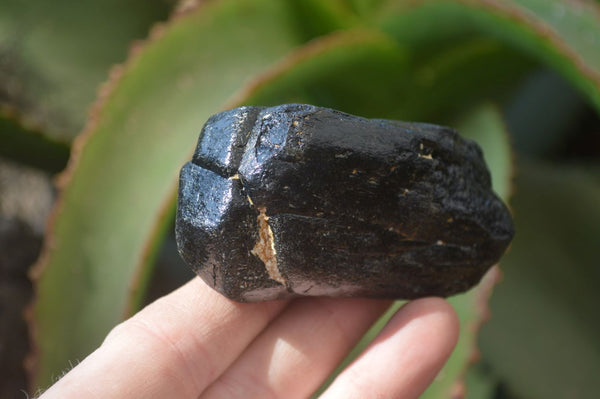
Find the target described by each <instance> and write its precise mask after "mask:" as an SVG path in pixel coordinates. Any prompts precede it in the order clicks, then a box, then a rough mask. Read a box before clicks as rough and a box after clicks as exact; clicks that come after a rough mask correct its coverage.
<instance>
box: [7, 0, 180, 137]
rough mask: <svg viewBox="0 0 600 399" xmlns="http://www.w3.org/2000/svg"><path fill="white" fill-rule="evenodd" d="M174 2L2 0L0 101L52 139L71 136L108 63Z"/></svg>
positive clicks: (117, 59)
mask: <svg viewBox="0 0 600 399" xmlns="http://www.w3.org/2000/svg"><path fill="white" fill-rule="evenodd" d="M169 8H170V6H169V2H168V1H164V0H134V1H127V2H123V1H119V0H104V1H100V2H99V1H95V0H82V1H69V0H57V1H44V0H29V1H20V0H3V1H2V2H1V3H0V103H9V104H12V105H13V106H15V107H17V108H18V109H19V111H20V113H21V114H22V115H23V117H24V118H26V120H27V121H28V122H33V123H35V124H36V125H38V126H41V127H42V128H43V130H44V132H50V133H52V135H53V136H54V137H55V138H56V137H59V136H60V137H62V138H64V139H70V138H72V137H73V136H74V135H75V134H77V133H78V132H79V131H80V129H81V128H82V127H83V123H84V120H85V117H86V111H87V109H88V107H89V106H90V105H91V104H92V102H93V100H94V97H95V95H96V90H97V88H98V86H99V85H100V83H101V82H102V81H104V80H105V79H106V77H107V71H108V69H109V67H110V66H111V65H112V64H113V63H115V62H120V61H122V60H123V59H124V58H125V56H126V54H127V48H128V46H129V44H130V42H131V41H132V40H133V39H140V38H143V37H144V36H145V35H146V34H147V32H148V29H149V27H150V26H151V25H152V24H153V23H154V22H155V21H157V20H160V19H165V18H166V16H167V15H168V12H169ZM0 145H1V142H0Z"/></svg>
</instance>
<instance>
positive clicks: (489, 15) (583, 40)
mask: <svg viewBox="0 0 600 399" xmlns="http://www.w3.org/2000/svg"><path fill="white" fill-rule="evenodd" d="M378 11H379V12H378V17H377V18H376V23H377V25H378V26H381V28H382V29H383V30H384V31H385V32H388V33H390V34H392V35H393V36H394V37H396V38H397V40H398V41H399V42H401V43H415V42H416V43H419V42H420V43H424V46H426V47H427V48H431V47H430V45H431V44H432V43H438V42H439V41H443V40H446V41H447V40H454V39H455V38H457V37H464V36H469V35H473V34H477V35H481V34H485V35H489V36H492V37H496V38H499V39H501V40H502V41H504V42H505V43H507V44H509V45H511V46H514V47H515V48H516V49H520V50H521V51H523V52H524V53H526V54H529V55H531V56H535V57H537V58H538V59H539V60H540V61H541V62H543V63H545V64H547V65H549V66H551V67H552V68H554V69H556V70H557V71H559V72H560V73H562V74H563V75H564V76H565V77H567V79H569V80H570V81H571V82H572V83H573V84H574V85H575V86H577V87H578V88H579V90H581V91H582V92H583V93H585V95H586V96H587V97H588V98H589V99H590V101H591V102H592V103H593V104H595V106H596V107H597V108H599V109H600V51H598V48H599V46H600V11H599V9H598V6H597V5H595V4H593V3H589V2H587V3H586V2H579V1H574V2H565V1H563V0H512V1H501V0H488V1H477V0H420V1H416V2H413V1H410V2H409V1H402V0H389V1H387V2H386V5H385V6H383V7H381V8H380V9H379V10H378ZM506 63H510V60H506V61H505V64H506Z"/></svg>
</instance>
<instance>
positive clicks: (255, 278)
mask: <svg viewBox="0 0 600 399" xmlns="http://www.w3.org/2000/svg"><path fill="white" fill-rule="evenodd" d="M176 234H177V242H178V246H179V252H180V254H181V256H182V257H183V258H184V259H185V261H186V262H187V263H188V264H189V265H190V266H191V267H192V268H193V269H194V270H195V271H196V272H197V273H198V275H200V277H202V278H203V279H204V281H206V282H207V283H208V284H209V285H211V286H212V287H213V288H214V289H216V290H218V291H219V292H221V293H222V294H223V295H225V296H227V297H229V298H231V299H234V300H237V301H243V302H245V301H264V300H270V299H276V298H284V297H290V296H299V295H327V296H365V297H378V298H406V299H410V298H417V297H423V296H430V295H436V296H449V295H452V294H456V293H459V292H462V291H465V290H467V289H469V288H470V287H472V286H473V285H475V284H477V283H478V282H479V280H480V279H481V277H482V276H483V274H484V273H485V272H486V271H487V269H488V268H489V267H490V266H491V265H493V264H494V263H496V262H497V261H498V259H499V258H500V256H501V255H502V254H503V253H504V251H505V250H506V248H507V246H508V244H509V243H510V241H511V239H512V237H513V234H514V231H513V223H512V219H511V215H510V213H509V211H508V209H507V208H506V206H505V205H504V204H503V203H502V201H501V200H500V199H499V198H498V197H497V196H496V195H495V194H494V193H493V191H492V190H491V185H490V174H489V172H488V170H487V168H486V165H485V163H484V160H483V157H482V153H481V150H480V148H479V147H478V146H477V144H475V143H474V142H472V141H469V140H466V139H463V138H461V137H460V136H459V135H458V134H457V133H456V132H455V131H454V130H452V129H450V128H446V127H442V126H435V125H429V124H418V123H406V122H398V121H388V120H378V119H365V118H361V117H357V116H353V115H348V114H345V113H342V112H339V111H335V110H332V109H326V108H319V107H315V106H312V105H301V104H287V105H280V106H277V107H272V108H264V107H241V108H236V109H233V110H230V111H225V112H222V113H219V114H216V115H214V116H212V117H211V118H210V119H209V120H208V122H207V123H206V124H205V126H204V128H203V129H202V132H201V133H200V138H199V141H198V146H197V148H196V152H195V154H194V157H193V159H192V161H191V162H189V163H187V164H186V165H185V166H184V167H183V168H182V170H181V177H180V182H179V203H178V210H177V222H176Z"/></svg>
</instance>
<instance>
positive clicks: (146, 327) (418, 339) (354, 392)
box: [41, 278, 459, 399]
mask: <svg viewBox="0 0 600 399" xmlns="http://www.w3.org/2000/svg"><path fill="white" fill-rule="evenodd" d="M389 305H390V302H389V301H382V300H373V299H361V298H356V299H332V298H303V299H296V300H291V301H289V300H287V301H283V300H282V301H271V302H263V303H253V304H240V303H236V302H234V301H231V300H228V299H227V298H225V297H223V296H221V295H220V294H218V293H217V292H215V291H213V290H212V289H211V288H209V287H208V286H207V285H206V284H204V282H203V281H202V280H200V279H199V278H195V279H193V280H192V281H190V282H189V283H187V284H186V285H184V286H183V287H181V288H179V289H178V290H176V291H174V292H173V293H171V294H169V295H167V296H165V297H162V298H160V299H158V300H157V301H155V302H154V303H152V304H150V305H149V306H147V307H146V308H145V309H143V310H141V311H140V312H139V313H137V314H136V315H135V316H133V317H132V318H130V319H129V320H127V321H125V322H123V323H121V324H120V325H118V326H117V327H115V328H114V329H113V330H112V331H111V332H110V333H109V334H108V336H107V337H106V339H105V340H104V342H103V343H102V345H101V346H100V347H99V348H98V349H96V351H94V352H93V353H92V354H90V355H89V356H88V357H87V358H86V359H85V360H83V361H82V362H81V363H80V364H79V365H78V366H77V367H75V368H74V369H73V370H71V371H70V372H69V373H68V374H66V375H65V376H64V377H63V378H62V379H60V380H59V381H58V382H57V383H56V384H54V385H53V386H52V387H51V388H50V389H49V390H47V391H46V392H45V393H44V394H43V395H42V396H41V398H43V399H50V398H61V399H65V398H90V399H92V398H113V399H118V398H306V397H310V395H311V394H312V393H314V391H315V390H317V389H318V388H319V386H320V385H321V384H322V383H323V382H324V381H325V379H326V378H327V376H328V375H329V374H330V373H331V372H332V371H333V370H334V369H335V368H336V366H337V365H338V364H339V362H340V361H341V360H342V359H343V358H344V357H345V355H346V354H347V353H348V352H349V351H350V350H351V349H352V347H353V346H354V345H355V344H356V343H357V341H358V340H359V339H360V337H361V336H362V335H363V334H364V333H365V332H366V331H367V330H368V328H369V327H370V326H371V324H372V323H373V322H374V321H375V320H377V318H378V317H379V316H380V315H381V314H382V313H383V312H384V311H385V309H386V308H387V307H388V306H389ZM458 330H459V327H458V319H457V316H456V313H455V312H454V310H453V308H452V307H451V306H450V305H449V304H448V303H447V302H446V301H445V300H443V299H440V298H424V299H419V300H415V301H412V302H410V303H408V304H407V305H405V306H404V307H402V308H401V309H400V310H399V311H398V312H397V313H396V314H395V315H394V316H393V317H392V319H391V320H390V321H389V322H388V324H387V325H386V326H385V328H384V329H383V330H382V331H381V332H380V333H379V335H378V336H377V338H376V339H375V340H374V341H373V342H372V343H371V345H369V346H368V347H367V348H366V349H365V350H364V352H363V353H362V354H361V355H360V356H359V357H358V358H357V359H356V360H355V361H354V362H353V363H351V364H350V365H349V366H348V367H347V368H346V369H345V370H344V371H342V372H341V373H340V374H339V375H338V377H337V378H336V379H335V380H334V382H333V383H332V384H331V386H330V387H329V388H328V389H327V390H326V391H325V392H324V394H323V395H322V396H321V398H327V399H329V398H416V397H418V396H419V395H420V394H421V393H422V392H423V391H424V390H425V389H426V388H427V386H429V384H431V382H432V381H433V379H434V378H435V377H436V375H437V374H438V372H439V370H440V369H441V367H442V366H443V364H444V363H445V361H446V360H447V358H448V356H449V355H450V353H451V352H452V350H453V348H454V346H455V344H456V340H457V338H458Z"/></svg>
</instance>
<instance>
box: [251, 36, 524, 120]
mask: <svg viewBox="0 0 600 399" xmlns="http://www.w3.org/2000/svg"><path fill="white" fill-rule="evenodd" d="M331 37H332V38H333V40H329V41H327V40H324V41H322V42H319V43H317V44H316V45H315V46H307V47H306V48H305V49H304V51H301V52H298V53H297V54H294V56H293V57H290V58H289V59H288V60H287V61H286V62H283V63H281V64H280V65H278V66H277V67H276V68H274V69H273V70H271V71H269V72H268V73H267V74H266V75H265V76H263V77H262V78H261V79H258V80H257V82H256V83H255V84H254V86H253V87H251V88H250V92H251V95H250V98H249V99H248V100H246V102H247V103H251V104H257V105H275V104H279V103H284V102H299V103H303V102H305V103H312V104H316V105H319V106H326V107H331V108H336V109H340V110H343V111H346V112H349V113H353V114H357V115H362V116H366V117H378V118H390V119H402V120H422V121H428V122H438V123H450V122H452V121H453V120H455V119H456V117H455V116H456V115H457V114H460V113H461V112H463V111H464V109H465V108H466V107H468V106H469V105H475V104H476V103H480V102H481V98H482V97H486V98H487V97H489V96H494V97H495V98H502V96H503V95H504V94H505V93H507V92H509V91H510V90H511V88H513V87H514V86H515V85H516V84H517V83H518V82H519V79H520V78H521V77H522V76H524V75H525V74H526V73H527V72H528V71H530V68H531V67H532V66H533V64H532V63H531V62H530V61H529V60H527V59H525V58H523V57H520V56H519V55H518V54H517V53H515V52H513V51H512V50H510V49H509V48H507V47H505V46H503V45H502V44H500V43H498V42H496V41H494V40H490V39H479V38H471V37H466V38H464V39H462V40H457V41H455V42H452V43H445V44H440V45H439V46H438V48H437V51H436V53H435V54H434V55H427V54H423V53H421V50H420V47H419V46H416V47H414V48H413V47H407V46H402V45H399V44H398V43H397V42H396V41H394V40H393V39H392V38H390V37H389V36H386V35H382V34H380V33H376V32H372V31H367V30H363V29H357V30H354V31H346V32H344V33H341V34H338V35H332V36H331ZM365 44H367V45H365ZM413 44H414V43H413ZM505 60H510V61H508V62H505Z"/></svg>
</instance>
